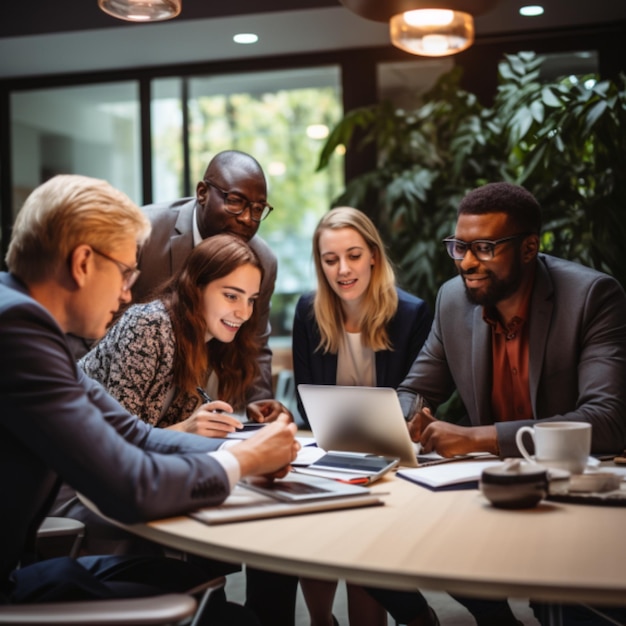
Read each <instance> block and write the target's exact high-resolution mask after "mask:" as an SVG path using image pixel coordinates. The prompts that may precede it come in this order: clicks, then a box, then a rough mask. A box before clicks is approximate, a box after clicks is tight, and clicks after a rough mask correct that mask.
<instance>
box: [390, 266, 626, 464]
mask: <svg viewBox="0 0 626 626" xmlns="http://www.w3.org/2000/svg"><path fill="white" fill-rule="evenodd" d="M529 342H530V346H529V359H530V363H529V378H530V380H529V383H530V395H531V402H532V408H533V416H534V418H535V419H554V420H574V421H584V422H590V423H591V424H592V425H593V441H592V451H593V452H594V453H598V454H601V453H615V452H621V451H623V450H624V447H625V445H626V297H625V295H624V291H623V290H622V288H621V286H620V285H619V283H618V282H617V281H616V280H615V279H613V278H612V277H610V276H608V275H606V274H602V273H600V272H597V271H595V270H592V269H590V268H588V267H584V266H582V265H579V264H577V263H572V262H569V261H564V260H561V259H557V258H555V257H551V256H547V255H539V259H538V263H537V273H536V277H535V284H534V288H533V294H532V299H531V303H530V326H529ZM491 382H492V364H491V332H490V328H489V326H488V325H487V324H486V323H485V322H484V321H483V318H482V307H481V306H477V305H473V304H471V303H470V302H469V301H468V299H467V297H466V296H465V287H464V285H463V282H462V280H461V278H460V277H459V276H457V277H456V278H453V279H452V280H450V281H448V282H447V283H445V284H444V285H443V286H442V288H441V289H440V291H439V294H438V296H437V305H436V310H435V320H434V322H433V326H432V329H431V332H430V334H429V336H428V339H427V340H426V343H425V344H424V348H423V349H422V351H421V352H420V354H419V355H418V357H417V359H416V360H415V363H414V364H413V366H412V367H411V370H410V371H409V373H408V374H407V377H406V379H405V380H404V381H403V382H402V384H401V385H400V386H399V387H398V394H399V397H400V402H401V404H402V407H403V410H404V412H405V415H406V414H407V413H408V411H409V407H410V403H411V400H412V398H413V395H414V394H415V393H416V392H417V393H420V394H422V395H423V396H424V398H425V399H426V401H427V403H428V404H430V405H431V406H432V407H433V408H436V407H437V406H438V405H439V404H441V403H442V402H443V401H444V400H446V399H447V398H448V397H449V396H450V394H451V393H452V391H453V390H454V389H455V388H456V389H458V391H459V394H460V396H461V399H462V400H463V403H464V404H465V408H466V410H467V413H468V417H469V420H470V422H471V424H472V425H473V426H480V425H485V424H493V423H494V419H493V415H492V412H491ZM532 423H533V421H532V420H523V421H515V422H500V423H497V424H496V429H497V436H498V444H499V446H500V453H501V455H502V456H503V457H507V456H519V453H518V452H517V448H516V446H515V433H516V431H517V430H518V428H520V427H521V426H523V425H532Z"/></svg>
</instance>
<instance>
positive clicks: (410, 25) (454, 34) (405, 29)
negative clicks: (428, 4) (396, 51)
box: [389, 9, 474, 57]
mask: <svg viewBox="0 0 626 626" xmlns="http://www.w3.org/2000/svg"><path fill="white" fill-rule="evenodd" d="M389 32H390V35H391V43H392V44H393V45H394V46H396V47H397V48H400V49H401V50H404V51H405V52H410V53H411V54H419V55H422V56H429V57H441V56H446V55H449V54H456V53H457V52H461V51H462V50H465V49H466V48H469V47H470V46H471V45H472V43H473V42H474V18H473V17H472V16H471V15H470V14H469V13H464V12H463V11H452V10H450V9H417V10H414V11H406V12H404V13H398V14H397V15H394V16H392V18H391V19H390V21H389Z"/></svg>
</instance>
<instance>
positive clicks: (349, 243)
mask: <svg viewBox="0 0 626 626" xmlns="http://www.w3.org/2000/svg"><path fill="white" fill-rule="evenodd" d="M319 254H320V259H321V266H322V271H323V272H324V276H325V277H326V280H327V281H328V284H329V285H330V288H331V289H332V290H333V291H334V292H335V293H336V294H337V296H339V298H340V299H341V302H342V305H343V306H344V307H346V306H354V305H358V304H359V302H360V301H361V300H362V299H363V296H364V294H365V292H366V291H367V288H368V286H369V284H370V280H371V278H372V267H373V265H374V263H375V256H374V253H373V252H372V250H370V248H369V246H368V245H367V243H366V241H365V239H363V237H362V236H361V235H360V234H359V233H358V232H357V231H356V230H354V229H353V228H337V229H330V228H326V229H324V230H323V231H322V232H321V233H320V237H319Z"/></svg>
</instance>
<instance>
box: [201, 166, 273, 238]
mask: <svg viewBox="0 0 626 626" xmlns="http://www.w3.org/2000/svg"><path fill="white" fill-rule="evenodd" d="M206 176H207V180H210V181H211V182H212V183H214V185H217V187H216V186H212V185H209V184H207V183H206V182H205V181H200V182H199V183H198V185H197V187H196V198H197V200H198V205H199V210H198V214H197V218H196V219H197V222H198V228H199V230H200V234H201V235H202V238H203V239H206V238H207V237H211V236H213V235H219V234H220V233H231V234H233V235H237V236H238V237H241V238H242V239H243V240H244V241H250V239H252V237H254V235H256V232H257V230H258V229H259V222H255V221H254V220H253V219H252V216H251V215H250V208H246V209H245V210H244V211H243V212H242V213H241V214H239V215H233V214H232V213H229V212H228V211H227V210H226V208H225V207H226V201H225V195H227V194H233V195H236V196H239V197H240V198H242V199H245V200H249V201H251V202H256V203H258V204H264V203H265V202H266V201H267V185H266V182H265V176H264V175H263V172H262V171H259V170H258V169H257V168H256V167H253V166H252V165H251V164H250V163H248V162H247V161H245V160H244V161H241V162H237V163H233V164H231V165H230V166H229V168H217V167H216V168H214V170H212V171H211V172H207V174H206ZM218 187H219V188H218Z"/></svg>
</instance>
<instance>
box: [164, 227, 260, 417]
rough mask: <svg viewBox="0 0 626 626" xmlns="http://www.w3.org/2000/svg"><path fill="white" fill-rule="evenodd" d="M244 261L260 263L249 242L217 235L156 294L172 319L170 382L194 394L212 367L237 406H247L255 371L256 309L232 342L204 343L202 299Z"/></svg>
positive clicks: (221, 392)
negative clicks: (209, 287) (213, 284)
mask: <svg viewBox="0 0 626 626" xmlns="http://www.w3.org/2000/svg"><path fill="white" fill-rule="evenodd" d="M242 265H252V266H253V267H256V268H258V269H259V271H260V272H261V280H263V267H262V265H261V261H259V258H258V256H257V255H256V253H255V252H254V250H252V248H250V246H249V245H248V244H247V243H246V242H245V241H244V240H243V239H240V238H239V237H235V236H233V235H226V234H224V235H215V236H214V237H209V238H207V239H205V240H204V241H202V243H200V244H199V245H197V246H196V247H195V248H194V249H193V250H192V252H191V254H190V255H189V256H188V257H187V260H186V261H185V264H184V265H183V266H182V267H181V269H180V270H179V271H178V273H177V274H175V275H174V276H173V277H172V278H171V280H170V281H168V282H167V283H166V284H165V285H164V286H163V288H162V290H161V293H160V294H159V296H158V298H159V299H160V300H161V301H162V302H163V303H164V305H165V308H166V310H167V312H168V313H169V316H170V318H171V320H172V326H173V329H174V337H175V338H176V351H175V357H174V367H173V377H174V378H173V382H174V385H176V387H177V388H178V390H179V392H180V391H185V392H187V393H190V394H193V395H198V393H197V391H196V387H198V386H200V387H204V386H205V384H206V381H207V377H208V375H209V373H210V372H211V371H214V372H215V373H216V374H217V376H218V378H219V397H220V399H224V400H226V401H227V402H229V403H230V404H232V405H233V406H234V407H235V408H241V407H243V406H245V402H246V390H247V389H248V387H249V386H250V385H251V384H252V381H253V380H254V379H255V378H256V377H257V375H258V373H259V365H258V356H259V353H260V349H261V348H260V343H259V340H258V326H259V321H258V316H259V313H258V309H257V307H256V306H255V307H254V308H253V310H252V315H251V317H250V319H249V320H247V321H246V322H245V323H244V324H242V326H241V328H240V329H239V331H238V332H237V334H236V335H235V338H234V339H233V341H232V342H230V343H223V342H221V341H218V340H217V339H212V340H211V341H209V342H208V343H206V340H205V336H206V330H207V326H206V321H205V318H204V309H203V301H202V293H203V288H204V287H206V285H208V284H209V283H211V282H213V281H215V280H218V279H220V278H223V277H224V276H228V274H230V273H231V272H234V271H235V270H236V269H237V268H239V267H241V266H242Z"/></svg>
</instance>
